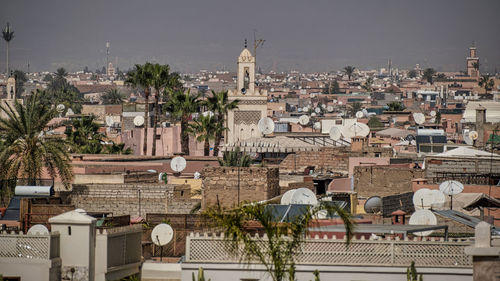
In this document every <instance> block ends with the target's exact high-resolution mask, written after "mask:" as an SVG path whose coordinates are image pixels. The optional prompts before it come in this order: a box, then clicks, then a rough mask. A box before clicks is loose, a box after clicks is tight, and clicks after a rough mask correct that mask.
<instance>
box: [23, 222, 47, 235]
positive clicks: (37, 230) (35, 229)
mask: <svg viewBox="0 0 500 281" xmlns="http://www.w3.org/2000/svg"><path fill="white" fill-rule="evenodd" d="M49 233H50V232H49V230H48V229H47V227H45V225H43V224H35V225H34V226H32V227H30V229H28V234H29V235H37V234H39V235H46V234H49Z"/></svg>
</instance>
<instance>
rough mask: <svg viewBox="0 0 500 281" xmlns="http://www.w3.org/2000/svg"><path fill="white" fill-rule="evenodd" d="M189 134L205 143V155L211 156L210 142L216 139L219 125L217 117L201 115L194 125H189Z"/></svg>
mask: <svg viewBox="0 0 500 281" xmlns="http://www.w3.org/2000/svg"><path fill="white" fill-rule="evenodd" d="M188 130H189V132H190V133H191V134H193V135H194V136H195V137H196V141H198V142H203V155H204V156H209V155H210V141H211V140H214V139H215V134H216V133H217V124H216V123H215V117H213V116H211V115H209V114H207V115H201V116H200V117H199V118H198V119H196V120H194V122H193V123H190V124H189V128H188Z"/></svg>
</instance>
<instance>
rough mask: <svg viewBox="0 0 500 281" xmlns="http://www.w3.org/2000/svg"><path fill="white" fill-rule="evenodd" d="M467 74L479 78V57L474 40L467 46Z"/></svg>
mask: <svg viewBox="0 0 500 281" xmlns="http://www.w3.org/2000/svg"><path fill="white" fill-rule="evenodd" d="M467 75H468V76H469V77H473V78H479V58H478V57H477V49H476V44H475V42H472V46H471V47H470V48H469V56H468V57H467Z"/></svg>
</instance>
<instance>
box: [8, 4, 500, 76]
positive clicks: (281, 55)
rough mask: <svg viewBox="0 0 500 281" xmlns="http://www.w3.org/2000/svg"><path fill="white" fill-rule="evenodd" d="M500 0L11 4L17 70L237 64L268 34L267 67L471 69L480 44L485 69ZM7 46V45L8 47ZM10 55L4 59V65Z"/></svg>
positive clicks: (495, 49)
mask: <svg viewBox="0 0 500 281" xmlns="http://www.w3.org/2000/svg"><path fill="white" fill-rule="evenodd" d="M499 10H500V1H497V0H492V1H463V0H461V1H456V0H446V1H400V0H390V1H303V0H286V1H262V0H256V1H234V0H216V1H191V0H189V1H122V0H119V1H118V0H112V1H98V0H91V1H56V0H47V1H3V3H2V8H1V9H0V24H1V25H2V26H3V25H5V23H6V22H10V23H11V25H12V27H13V28H14V30H15V38H14V40H13V41H12V43H11V65H12V67H13V68H15V69H23V70H26V69H27V64H28V61H29V64H30V70H31V71H42V70H49V71H54V70H55V69H56V68H57V67H60V66H63V67H65V68H67V69H68V70H70V71H76V70H81V69H83V67H85V66H88V67H89V68H90V69H92V70H94V69H96V68H101V67H102V66H104V62H105V57H106V56H105V53H106V51H105V45H106V42H107V41H109V42H110V44H111V49H110V56H111V57H112V61H113V62H115V61H117V62H118V67H119V68H121V69H128V68H130V67H131V66H132V65H133V64H134V63H143V62H144V61H153V62H159V63H168V64H170V65H172V66H173V68H174V69H176V70H177V71H182V72H188V71H197V70H199V69H209V70H216V69H218V70H220V69H222V68H226V69H229V70H235V69H234V67H235V64H234V61H235V58H236V56H237V55H238V53H239V51H240V50H241V47H242V46H243V40H244V38H248V40H249V45H251V44H252V41H253V36H254V30H256V31H257V37H258V38H263V39H265V40H266V42H265V44H264V46H263V47H262V48H261V49H259V50H258V54H257V55H258V60H259V63H258V64H259V66H260V67H262V69H263V70H264V71H269V70H276V71H289V70H291V69H296V70H301V71H331V70H338V69H341V68H342V67H344V66H345V65H354V66H357V67H358V68H380V67H385V66H386V64H387V60H388V59H392V62H393V65H394V66H395V67H399V68H410V67H414V65H415V64H417V63H419V64H420V65H421V67H424V68H425V67H433V68H435V69H437V70H438V71H460V70H464V69H465V64H464V62H463V57H464V56H465V55H466V50H467V48H468V47H469V46H470V45H471V43H472V42H473V41H475V42H476V44H477V46H478V48H479V50H480V52H479V56H480V57H481V63H482V64H481V67H482V69H483V71H494V69H495V67H498V66H500V52H499V46H500V37H498V36H497V35H498V27H499V26H500V25H499V23H498V11H499ZM0 49H1V50H2V52H3V51H4V49H5V44H4V42H3V41H2V42H1V43H0ZM4 61H5V56H4V55H2V56H0V62H1V65H3V64H4Z"/></svg>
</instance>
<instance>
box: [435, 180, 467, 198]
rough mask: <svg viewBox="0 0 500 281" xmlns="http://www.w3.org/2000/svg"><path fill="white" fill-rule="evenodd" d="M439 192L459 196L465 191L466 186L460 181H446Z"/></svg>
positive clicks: (440, 186)
mask: <svg viewBox="0 0 500 281" xmlns="http://www.w3.org/2000/svg"><path fill="white" fill-rule="evenodd" d="M439 190H441V192H443V193H444V194H446V195H451V196H453V195H457V194H459V193H461V192H462V191H464V185H463V184H462V183H460V182H458V181H453V180H451V181H445V182H442V183H441V184H440V185H439Z"/></svg>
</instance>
